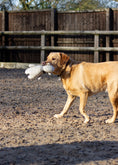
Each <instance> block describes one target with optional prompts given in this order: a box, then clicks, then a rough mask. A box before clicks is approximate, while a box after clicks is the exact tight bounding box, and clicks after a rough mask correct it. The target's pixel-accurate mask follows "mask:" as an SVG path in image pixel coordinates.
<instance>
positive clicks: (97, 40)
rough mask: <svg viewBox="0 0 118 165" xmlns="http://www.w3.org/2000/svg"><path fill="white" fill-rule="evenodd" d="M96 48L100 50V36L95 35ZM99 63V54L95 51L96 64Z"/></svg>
mask: <svg viewBox="0 0 118 165" xmlns="http://www.w3.org/2000/svg"><path fill="white" fill-rule="evenodd" d="M94 47H95V48H98V47H99V35H98V34H95V35H94ZM97 62H99V52H98V51H97V50H95V51H94V63H97Z"/></svg>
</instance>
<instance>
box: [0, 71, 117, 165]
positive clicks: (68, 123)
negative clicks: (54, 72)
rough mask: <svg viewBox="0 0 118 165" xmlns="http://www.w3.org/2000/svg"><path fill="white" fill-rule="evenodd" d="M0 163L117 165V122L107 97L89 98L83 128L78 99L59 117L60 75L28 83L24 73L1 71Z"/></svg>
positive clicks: (61, 101) (62, 98)
mask: <svg viewBox="0 0 118 165" xmlns="http://www.w3.org/2000/svg"><path fill="white" fill-rule="evenodd" d="M0 87H1V88H0V94H1V99H0V121H1V122H0V165H37V164H38V165H78V164H80V165H118V119H117V120H116V122H115V123H113V124H105V122H104V121H105V120H106V119H107V118H110V117H111V116H112V107H111V104H110V102H109V99H108V96H107V93H100V94H97V95H94V96H91V97H90V98H89V100H88V103H87V106H86V111H87V113H88V114H89V115H90V118H91V120H90V122H89V123H88V124H84V123H83V122H84V119H83V117H82V116H81V115H80V113H79V110H78V109H79V98H77V99H76V100H75V102H74V104H73V105H72V107H71V108H70V110H69V112H68V113H67V114H66V115H65V116H64V117H63V118H61V119H55V118H53V115H54V114H55V113H59V112H60V111H61V110H62V108H63V106H64V104H65V101H66V98H67V95H66V92H65V91H64V89H63V86H62V83H61V81H59V79H58V77H55V76H48V75H45V74H44V75H43V76H42V79H41V80H39V81H38V80H37V79H35V80H32V81H31V80H28V79H27V77H26V75H25V74H24V70H20V69H19V70H16V69H11V70H10V69H1V70H0Z"/></svg>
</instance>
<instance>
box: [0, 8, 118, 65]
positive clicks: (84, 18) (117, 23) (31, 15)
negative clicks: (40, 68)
mask: <svg viewBox="0 0 118 165" xmlns="http://www.w3.org/2000/svg"><path fill="white" fill-rule="evenodd" d="M0 21H1V24H0V31H41V30H46V31H54V30H57V31H59V30H65V31H77V30H80V31H90V30H92V31H94V30H101V31H103V30H104V31H106V30H107V31H109V30H118V10H115V9H114V10H113V9H104V10H95V11H88V12H74V11H70V12H58V11H57V10H56V9H49V10H38V11H14V12H0ZM5 45H6V46H40V45H41V37H40V35H37V36H36V35H30V36H27V35H22V36H19V35H15V36H14V35H13V36H11V35H10V36H5V37H0V46H5ZM45 45H46V46H62V47H63V46H69V47H70V46H75V47H93V46H94V37H93V36H92V35H73V36H72V35H71V36H69V35H63V36H60V35H56V36H53V35H52V36H50V35H47V36H46V43H45ZM106 45H107V47H109V46H113V47H115V46H118V36H114V37H107V36H104V35H100V43H99V46H100V47H105V46H106ZM49 52H50V50H48V51H46V52H45V58H46V56H47V55H48V53H49ZM65 53H67V54H69V55H70V56H71V57H72V58H74V59H75V60H78V61H89V62H94V53H93V52H90V51H86V52H85V51H84V52H82V51H73V52H72V51H65ZM107 54H108V55H107V56H105V52H100V61H105V60H106V57H107V59H112V60H118V54H117V52H113V53H112V54H111V53H109V52H108V53H107ZM40 60H41V56H40V50H19V51H18V50H9V51H8V50H2V51H0V61H12V62H33V63H34V62H37V63H39V62H40Z"/></svg>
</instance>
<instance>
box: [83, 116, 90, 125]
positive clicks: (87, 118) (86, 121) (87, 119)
mask: <svg viewBox="0 0 118 165" xmlns="http://www.w3.org/2000/svg"><path fill="white" fill-rule="evenodd" d="M89 120H90V119H89V117H88V116H87V117H86V119H85V120H84V123H85V124H86V123H88V122H89Z"/></svg>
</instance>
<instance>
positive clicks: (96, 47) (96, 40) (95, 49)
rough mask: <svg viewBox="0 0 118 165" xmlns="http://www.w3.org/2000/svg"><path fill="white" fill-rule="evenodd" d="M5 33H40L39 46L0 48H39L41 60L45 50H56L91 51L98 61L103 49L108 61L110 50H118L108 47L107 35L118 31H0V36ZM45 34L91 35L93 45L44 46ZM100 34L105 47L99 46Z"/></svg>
mask: <svg viewBox="0 0 118 165" xmlns="http://www.w3.org/2000/svg"><path fill="white" fill-rule="evenodd" d="M7 35H13V36H14V35H21V36H23V35H40V36H41V45H40V46H5V45H4V46H0V49H3V50H4V49H6V50H41V61H43V60H44V57H45V50H56V51H93V52H94V62H99V52H100V51H105V52H107V53H106V60H107V61H109V53H108V52H110V51H118V47H109V45H110V44H109V42H110V40H109V37H110V36H112V35H118V31H98V30H96V31H44V30H43V31H0V37H5V36H7ZM46 35H50V36H55V35H74V36H77V35H93V36H94V47H69V46H68V47H65V46H63V47H60V46H45V40H46ZM101 35H105V36H106V43H107V44H106V47H99V37H100V36H101Z"/></svg>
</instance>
